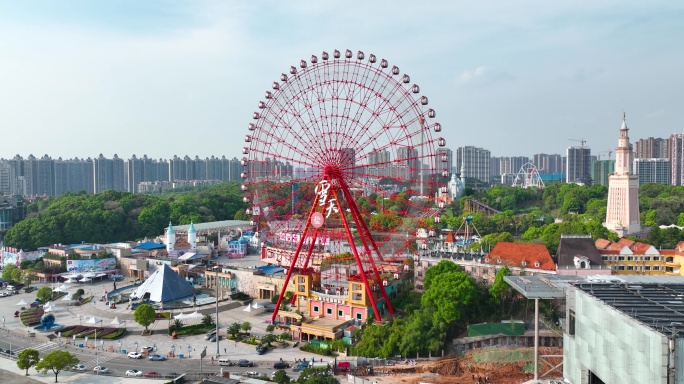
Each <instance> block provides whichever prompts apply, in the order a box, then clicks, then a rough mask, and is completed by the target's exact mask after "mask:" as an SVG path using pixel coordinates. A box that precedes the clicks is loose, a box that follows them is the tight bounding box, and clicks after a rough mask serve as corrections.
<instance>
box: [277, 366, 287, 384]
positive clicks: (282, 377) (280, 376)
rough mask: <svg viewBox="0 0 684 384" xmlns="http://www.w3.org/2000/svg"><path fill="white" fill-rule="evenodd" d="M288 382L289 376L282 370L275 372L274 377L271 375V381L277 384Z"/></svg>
mask: <svg viewBox="0 0 684 384" xmlns="http://www.w3.org/2000/svg"><path fill="white" fill-rule="evenodd" d="M290 380H291V379H290V376H288V375H287V372H285V371H284V370H282V369H279V370H277V371H276V373H275V375H273V381H275V382H276V383H278V384H289V383H290Z"/></svg>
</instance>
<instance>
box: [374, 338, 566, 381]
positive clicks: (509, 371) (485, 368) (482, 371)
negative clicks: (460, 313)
mask: <svg viewBox="0 0 684 384" xmlns="http://www.w3.org/2000/svg"><path fill="white" fill-rule="evenodd" d="M562 354H563V350H562V349H561V348H553V347H546V348H540V355H562ZM533 358H534V351H533V350H532V349H531V348H515V349H503V348H498V349H495V350H491V349H490V350H479V351H475V352H472V353H469V354H467V355H466V356H463V357H458V358H445V359H441V360H438V361H431V362H418V363H417V364H416V365H414V366H409V365H395V366H386V367H376V368H375V370H374V376H373V378H372V379H371V380H374V381H377V382H378V383H399V382H401V383H408V384H418V383H434V384H445V383H452V384H466V383H467V384H473V383H474V382H475V383H476V382H477V379H478V377H479V378H481V379H482V380H483V382H484V378H485V377H486V376H487V375H488V376H489V382H490V383H497V384H507V383H511V384H513V383H522V382H525V381H527V380H531V379H532V377H533V375H532V372H531V371H530V367H531V365H532V363H533V362H532V359H533ZM547 360H548V361H549V362H550V363H551V364H554V365H555V364H558V363H560V362H561V360H562V358H549V359H547ZM550 368H551V366H547V365H546V364H544V363H543V362H542V361H541V360H540V361H539V372H540V374H541V373H544V372H546V371H548V370H549V369H550Z"/></svg>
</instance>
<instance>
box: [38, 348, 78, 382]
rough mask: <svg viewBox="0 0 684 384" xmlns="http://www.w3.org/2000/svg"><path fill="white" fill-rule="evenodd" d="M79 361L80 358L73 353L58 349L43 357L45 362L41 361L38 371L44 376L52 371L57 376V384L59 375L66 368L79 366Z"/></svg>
mask: <svg viewBox="0 0 684 384" xmlns="http://www.w3.org/2000/svg"><path fill="white" fill-rule="evenodd" d="M78 361H79V360H78V358H76V356H74V355H72V354H71V353H69V352H67V351H63V350H61V349H57V350H54V351H52V352H50V353H48V354H47V355H45V356H43V360H40V361H39V362H38V363H37V364H36V370H37V371H39V372H41V373H42V374H45V373H47V371H48V370H50V371H52V373H54V374H55V383H56V382H57V375H59V373H60V372H62V370H63V369H64V368H67V367H70V366H72V365H74V364H78Z"/></svg>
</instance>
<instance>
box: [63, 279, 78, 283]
mask: <svg viewBox="0 0 684 384" xmlns="http://www.w3.org/2000/svg"><path fill="white" fill-rule="evenodd" d="M77 282H78V280H77V279H74V278H69V280H67V281H65V283H69V284H73V283H77Z"/></svg>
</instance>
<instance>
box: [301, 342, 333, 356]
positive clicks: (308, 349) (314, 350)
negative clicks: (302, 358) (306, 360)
mask: <svg viewBox="0 0 684 384" xmlns="http://www.w3.org/2000/svg"><path fill="white" fill-rule="evenodd" d="M299 349H301V350H302V351H304V352H311V353H315V354H317V355H323V356H330V355H332V350H331V349H330V348H321V347H317V346H315V345H311V344H309V343H306V344H304V345H302V346H301V347H299Z"/></svg>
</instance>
